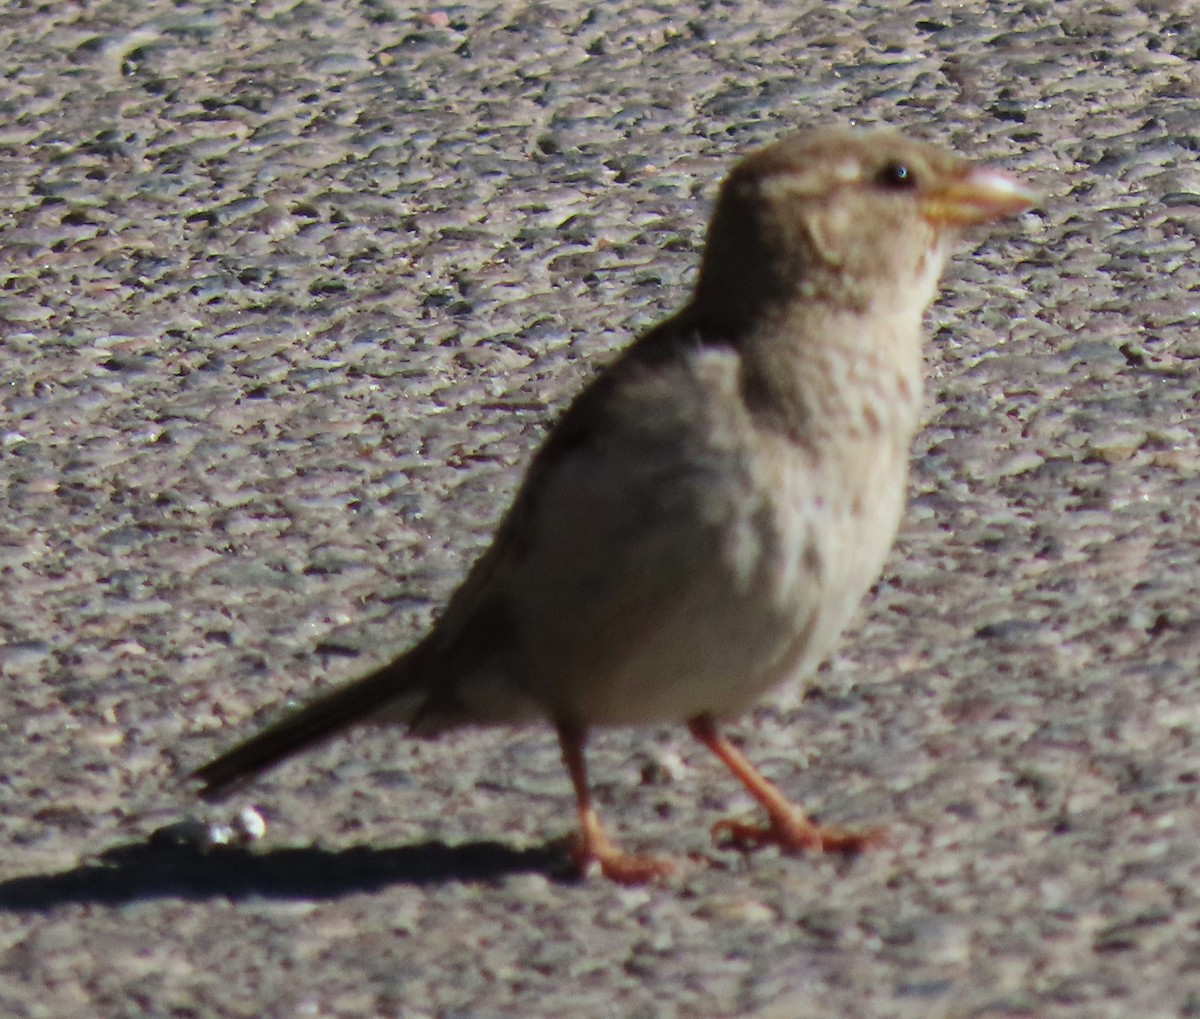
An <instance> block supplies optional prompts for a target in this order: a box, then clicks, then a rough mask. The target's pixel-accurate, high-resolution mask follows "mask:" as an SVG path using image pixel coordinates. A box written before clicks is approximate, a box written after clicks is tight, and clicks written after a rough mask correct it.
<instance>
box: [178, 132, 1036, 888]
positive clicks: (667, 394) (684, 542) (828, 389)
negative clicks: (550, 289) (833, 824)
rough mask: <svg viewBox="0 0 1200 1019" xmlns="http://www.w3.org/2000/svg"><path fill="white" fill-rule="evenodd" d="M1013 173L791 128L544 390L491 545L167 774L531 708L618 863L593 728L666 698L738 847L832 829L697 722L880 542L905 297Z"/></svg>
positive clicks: (809, 641)
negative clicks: (630, 313)
mask: <svg viewBox="0 0 1200 1019" xmlns="http://www.w3.org/2000/svg"><path fill="white" fill-rule="evenodd" d="M1033 201H1034V197H1033V195H1032V193H1031V192H1030V191H1029V190H1028V189H1027V188H1025V187H1024V186H1023V185H1022V184H1021V183H1019V182H1018V181H1017V180H1015V179H1014V178H1012V177H1010V176H1008V175H1006V174H1004V173H1001V172H1000V171H998V170H994V169H989V168H985V167H982V166H978V165H975V164H972V163H970V162H967V161H966V160H964V159H961V158H960V157H958V156H956V155H954V154H952V153H950V152H948V151H946V150H944V149H941V148H938V147H936V146H933V145H930V144H926V143H924V142H919V141H914V140H911V139H908V138H905V137H902V136H900V135H898V134H896V133H894V132H891V131H883V130H875V131H844V130H820V131H812V132H808V133H802V134H797V135H794V136H792V137H789V138H785V139H784V140H782V141H780V142H778V143H776V144H774V145H770V146H767V147H766V148H763V149H760V150H759V151H757V152H754V153H752V154H751V155H749V156H747V157H746V158H745V159H743V160H742V161H741V162H740V163H739V164H738V165H737V166H736V167H734V169H733V171H732V172H731V173H730V175H729V177H728V179H727V180H726V181H725V183H724V185H723V186H722V188H721V191H720V195H719V197H718V199H717V204H716V210H715V212H714V214H713V218H712V222H711V224H710V227H709V230H708V238H707V242H706V245H705V251H704V258H703V263H702V265H701V268H700V274H699V278H698V281H697V284H696V288H695V293H694V294H693V295H692V299H691V301H690V302H689V303H688V304H687V306H686V307H684V308H683V309H682V310H681V311H680V312H678V313H677V314H676V315H675V316H674V317H672V318H670V319H668V320H667V321H665V322H663V323H662V324H661V325H659V326H657V327H656V328H654V329H651V330H650V331H649V332H648V333H646V334H645V335H643V336H642V337H640V338H639V339H638V340H637V341H636V342H635V343H634V344H633V345H632V346H630V347H629V348H628V349H627V350H626V351H625V352H624V353H623V355H622V356H621V357H620V358H619V359H618V360H617V361H616V362H615V363H613V364H612V365H610V366H609V367H608V368H607V369H606V370H604V371H603V372H602V373H601V374H600V375H599V376H598V377H597V378H596V379H595V380H594V381H593V382H592V383H591V385H589V386H588V387H587V388H586V389H585V390H584V391H583V392H582V393H581V394H580V395H579V397H578V398H577V399H576V400H575V402H574V403H573V404H572V405H571V406H570V407H569V408H568V409H567V411H566V413H565V414H564V415H563V416H562V418H561V420H559V422H558V424H557V427H555V428H554V429H553V431H552V432H551V433H550V435H549V436H548V438H547V439H546V441H545V443H544V445H543V446H542V447H541V449H540V450H539V452H538V453H537V455H536V457H535V458H534V460H533V463H532V465H531V467H530V468H529V472H528V475H527V476H526V478H525V481H524V484H523V485H522V487H521V489H520V491H519V492H518V494H517V496H516V499H515V500H514V502H513V505H512V507H511V508H510V510H509V511H508V514H507V516H505V518H504V519H503V521H502V522H501V524H500V526H499V528H498V530H497V532H496V535H495V539H494V541H493V543H492V546H491V548H490V549H488V551H487V552H486V553H484V555H483V556H482V557H481V558H480V559H479V561H478V562H477V563H476V564H475V566H474V568H473V569H472V570H471V571H470V573H469V575H468V576H467V578H466V580H465V581H464V583H463V584H462V586H461V587H460V588H459V589H458V591H457V592H456V593H455V594H454V595H453V597H452V598H451V599H450V601H449V604H448V605H447V607H446V609H445V612H444V614H443V615H442V617H441V618H440V620H439V621H438V622H437V624H436V625H435V626H434V627H433V629H432V630H431V631H430V632H429V633H428V634H427V635H426V636H425V637H424V639H422V640H421V641H420V642H419V643H418V644H416V646H414V647H413V648H412V649H411V650H409V651H408V652H407V653H405V654H404V655H402V656H401V657H399V658H398V659H396V660H395V661H393V662H390V663H389V664H387V665H384V666H382V667H381V668H378V669H376V670H375V671H374V672H372V673H370V674H369V675H367V676H364V677H362V678H361V679H358V680H355V681H353V682H350V683H348V684H345V685H343V686H338V687H335V688H334V689H333V690H331V691H330V692H328V693H325V694H323V695H320V696H318V697H317V698H316V699H315V700H313V701H312V702H311V703H309V704H308V705H307V706H304V707H301V708H299V709H298V710H295V711H293V712H292V713H290V714H286V715H284V716H283V717H282V719H280V720H279V721H278V722H276V723H275V724H274V725H272V726H270V727H269V728H267V729H266V730H265V731H263V732H260V733H259V734H258V735H256V736H252V737H251V738H250V739H248V740H247V741H246V742H245V743H242V744H241V745H240V746H237V747H234V748H233V749H232V750H230V751H228V752H227V753H225V754H223V755H221V756H220V757H218V758H216V759H215V760H213V761H211V762H209V763H208V764H206V765H204V766H203V767H201V768H199V769H197V771H196V772H195V776H194V777H196V778H198V779H200V780H201V781H202V782H203V783H204V787H203V791H202V795H204V796H205V797H207V798H212V799H216V798H219V797H221V796H222V795H224V794H226V793H227V792H228V791H229V790H230V789H231V788H233V787H235V786H236V785H238V784H240V783H241V782H243V781H245V780H247V779H249V778H251V777H253V776H255V775H257V774H258V773H260V772H262V771H264V770H266V769H267V768H270V767H272V766H273V765H275V764H276V763H278V762H279V761H281V760H283V759H284V758H287V757H290V756H291V755H292V754H295V753H297V752H299V751H301V750H304V749H307V748H308V747H311V746H313V745H314V744H316V743H318V742H319V741H321V740H323V739H325V738H326V737H329V736H332V735H334V734H336V733H338V732H340V731H341V730H343V729H345V728H347V727H349V726H352V725H356V724H359V723H395V724H400V725H404V726H406V727H407V728H408V730H409V731H410V732H413V733H415V734H418V735H435V734H438V733H441V732H443V731H445V730H447V729H453V728H457V727H459V726H462V725H468V724H471V725H494V724H513V723H523V722H528V721H532V720H538V719H541V720H548V721H550V722H552V723H553V724H554V725H555V727H556V728H557V731H558V739H559V742H560V744H561V747H562V755H563V760H564V762H565V764H566V767H567V771H568V773H569V774H570V777H571V781H572V783H573V785H574V789H575V797H576V800H577V803H578V812H579V830H578V833H577V834H576V836H575V838H574V841H573V846H572V858H573V860H574V862H575V863H576V865H577V866H578V867H579V868H580V870H581V871H584V872H586V871H587V870H589V869H592V868H595V867H598V868H599V870H600V871H601V872H603V873H604V874H605V875H607V876H608V877H610V878H613V879H615V880H617V881H624V882H639V881H645V880H649V879H653V878H656V877H658V876H661V875H664V874H667V873H669V872H670V871H671V869H672V865H671V863H670V862H669V861H667V860H662V859H657V858H649V857H640V856H634V855H631V854H628V853H626V852H623V851H622V850H621V849H620V848H618V847H617V846H616V845H615V844H614V843H613V842H612V841H610V840H609V838H608V836H607V835H606V834H605V831H604V829H603V828H602V826H601V824H600V821H599V819H598V817H597V814H596V811H595V809H594V808H593V805H592V801H591V798H590V795H589V791H588V782H587V775H586V770H585V765H584V742H585V739H586V737H587V734H588V731H589V730H590V729H592V728H593V727H595V726H612V725H634V724H638V725H645V724H658V723H666V722H683V723H686V724H687V726H688V728H689V729H690V731H691V733H692V735H693V736H695V737H696V738H697V739H698V740H699V741H700V742H701V743H703V744H704V745H705V746H707V747H708V748H709V749H710V750H711V751H713V753H715V754H716V755H717V757H718V758H720V759H721V760H722V761H723V762H724V763H725V764H726V765H727V766H728V767H729V769H730V770H731V771H732V772H733V774H734V775H735V776H737V778H738V779H740V780H741V781H742V782H743V783H744V784H745V786H746V787H747V789H748V790H749V791H750V792H751V793H752V794H753V795H754V797H755V798H756V799H757V800H758V801H759V803H761V804H762V806H763V807H764V808H765V809H766V814H767V824H766V825H765V826H755V825H749V824H744V823H740V822H733V821H723V822H719V823H718V824H717V825H716V826H715V827H714V834H721V835H723V836H725V837H728V838H729V839H731V840H732V841H733V842H734V843H736V844H738V845H740V846H743V847H753V846H759V845H764V844H774V845H778V846H780V847H781V848H782V849H784V850H793V851H794V850H807V851H821V850H837V851H855V850H858V849H861V848H862V847H864V846H865V845H868V844H870V843H871V842H873V841H874V840H875V839H876V837H877V835H876V833H875V832H871V831H867V832H853V831H846V830H842V829H837V828H830V827H825V826H821V825H818V824H816V823H814V822H812V821H811V820H809V819H808V818H806V817H805V815H804V813H803V812H802V811H801V810H800V809H798V808H797V807H795V806H793V805H792V804H791V803H789V802H788V800H787V799H785V798H784V796H783V795H782V793H780V792H779V791H778V790H777V789H776V788H775V787H774V786H772V785H771V784H770V783H768V782H767V781H766V780H765V779H764V778H763V777H762V776H761V775H760V774H759V773H758V772H757V771H756V770H755V769H754V767H753V766H752V765H751V764H750V762H749V761H748V760H747V759H746V758H745V757H744V756H743V755H742V753H741V752H740V751H739V750H738V749H737V748H736V747H735V746H734V745H733V744H732V743H731V742H730V741H729V740H728V739H726V738H725V737H724V736H723V735H722V734H721V733H720V731H719V729H718V723H719V722H723V721H724V720H726V719H729V718H732V717H734V716H736V715H738V714H740V713H741V712H744V711H746V710H747V709H748V708H749V707H750V706H751V705H753V704H754V703H755V701H757V700H758V699H759V698H761V697H762V696H763V695H764V694H766V693H767V692H768V691H770V690H771V689H772V688H773V687H775V686H777V685H778V684H781V683H783V682H784V681H785V680H788V679H798V680H802V679H804V678H806V677H807V676H809V675H810V674H811V673H812V671H813V670H814V669H815V668H816V667H817V665H819V664H820V662H821V661H822V660H823V659H824V658H826V656H828V655H829V654H830V652H831V651H832V650H833V648H834V645H835V642H836V640H837V638H838V636H839V634H840V633H841V632H842V630H843V628H844V627H845V626H846V624H847V622H848V621H849V620H850V618H851V616H852V615H853V613H854V611H855V609H856V608H857V606H858V604H859V602H860V600H861V599H862V597H863V595H864V594H865V593H866V592H867V589H868V588H869V587H870V586H871V585H872V584H873V583H874V581H875V580H876V578H877V577H878V576H879V573H880V570H881V569H882V567H883V563H884V559H885V558H886V556H887V554H888V551H889V549H890V548H891V545H892V541H893V539H894V537H895V534H896V529H897V526H898V525H899V522H900V517H901V512H902V509H903V505H904V496H905V481H906V474H907V460H908V449H909V443H910V441H911V439H912V437H913V433H914V431H915V429H916V427H917V423H918V418H919V416H920V410H921V381H922V380H921V375H922V372H921V331H922V330H921V318H922V314H923V312H924V311H925V309H926V307H927V306H928V305H929V304H930V302H931V301H932V300H933V298H934V294H935V287H936V283H937V279H938V276H939V274H940V273H941V270H942V268H943V266H944V263H945V261H946V258H947V256H948V253H949V249H950V245H951V242H952V241H953V240H954V238H955V236H956V235H957V234H958V233H959V231H960V229H961V228H963V227H967V226H971V225H974V224H979V223H986V222H989V221H992V220H996V219H999V218H1000V217H1002V216H1006V215H1009V214H1012V213H1016V212H1019V211H1021V210H1023V209H1027V208H1029V207H1030V206H1031V205H1032V204H1033Z"/></svg>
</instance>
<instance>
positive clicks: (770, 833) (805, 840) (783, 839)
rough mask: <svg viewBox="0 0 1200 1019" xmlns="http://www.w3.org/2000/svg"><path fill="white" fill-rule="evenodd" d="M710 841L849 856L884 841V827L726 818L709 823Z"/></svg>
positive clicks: (737, 846) (742, 847)
mask: <svg viewBox="0 0 1200 1019" xmlns="http://www.w3.org/2000/svg"><path fill="white" fill-rule="evenodd" d="M712 837H713V841H714V842H717V843H725V844H728V845H731V846H732V847H733V848H735V849H738V850H740V851H742V852H750V851H753V850H755V849H761V848H763V846H778V847H779V848H780V849H781V850H782V851H783V852H785V853H787V852H792V853H794V852H802V853H843V854H846V855H848V856H852V855H854V854H856V853H861V852H862V851H863V850H865V849H874V848H877V847H878V846H881V845H883V844H884V843H885V842H886V841H887V833H886V831H885V830H884V829H883V828H867V829H864V830H863V831H851V830H849V829H846V828H838V827H835V826H832V825H831V826H825V825H819V824H814V823H813V822H812V821H809V820H808V819H807V818H805V817H803V816H793V817H772V818H771V823H770V824H769V825H758V824H746V823H744V822H742V821H734V820H732V819H729V818H726V819H725V820H721V821H718V822H717V823H716V824H714V825H713V826H712Z"/></svg>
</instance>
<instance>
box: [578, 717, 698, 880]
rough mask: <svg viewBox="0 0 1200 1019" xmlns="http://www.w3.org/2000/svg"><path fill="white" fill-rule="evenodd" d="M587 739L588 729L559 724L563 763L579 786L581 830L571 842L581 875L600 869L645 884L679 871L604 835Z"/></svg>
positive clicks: (622, 878)
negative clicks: (595, 800) (590, 784)
mask: <svg viewBox="0 0 1200 1019" xmlns="http://www.w3.org/2000/svg"><path fill="white" fill-rule="evenodd" d="M586 739H587V734H586V732H585V730H583V729H581V728H577V727H575V726H570V725H565V724H562V723H560V724H559V726H558V742H559V746H561V747H562V756H563V763H564V764H565V765H566V766H567V773H568V774H569V775H570V776H571V784H572V785H573V786H574V787H575V802H576V804H577V805H578V809H579V831H578V833H577V834H576V835H575V836H574V837H573V838H572V839H571V860H572V862H574V864H575V866H576V867H577V868H579V873H580V875H581V876H586V875H587V873H588V872H589V871H590V870H591V869H592V868H593V867H595V866H598V867H599V868H600V873H601V874H603V875H604V876H605V877H606V878H609V879H611V880H613V881H618V882H620V883H621V884H644V883H645V882H647V881H653V880H654V879H655V878H660V877H666V876H667V875H669V874H670V873H672V871H674V869H675V865H674V864H673V863H671V861H670V860H663V859H659V858H657V857H653V856H634V855H632V854H630V853H626V852H624V851H623V850H621V849H620V848H619V847H618V846H617V845H616V843H614V842H612V841H610V840H609V837H608V836H607V835H606V834H605V833H604V828H603V827H602V826H601V824H600V818H599V817H598V816H597V814H596V808H595V807H593V806H592V794H591V792H590V791H589V790H588V780H587V764H586V763H585V762H584V759H583V745H584V742H585V741H586Z"/></svg>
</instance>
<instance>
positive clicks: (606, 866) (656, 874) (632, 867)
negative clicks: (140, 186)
mask: <svg viewBox="0 0 1200 1019" xmlns="http://www.w3.org/2000/svg"><path fill="white" fill-rule="evenodd" d="M570 853H571V862H572V863H573V864H574V865H575V867H576V869H577V870H578V872H579V876H580V877H588V876H589V875H591V874H593V873H595V872H596V871H597V870H598V871H599V872H600V873H601V874H602V875H603V876H604V877H606V878H608V879H609V880H610V881H616V882H617V883H618V884H623V885H644V884H649V883H650V882H651V881H657V880H660V879H661V878H666V877H670V876H671V875H672V874H674V873H675V864H674V863H673V862H671V861H670V860H667V859H663V858H662V857H658V856H635V855H634V854H632V853H626V852H624V851H623V850H621V849H618V848H617V847H616V846H615V845H613V844H612V843H611V842H608V841H605V842H602V843H596V842H593V841H591V840H585V839H583V838H581V837H580V836H579V835H575V836H574V837H572V839H571V843H570Z"/></svg>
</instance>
